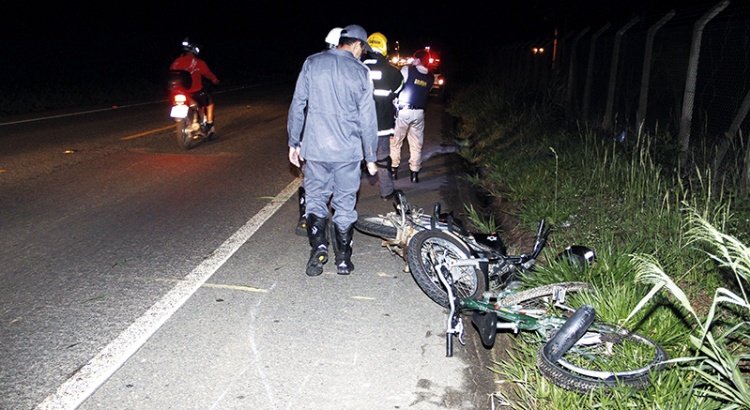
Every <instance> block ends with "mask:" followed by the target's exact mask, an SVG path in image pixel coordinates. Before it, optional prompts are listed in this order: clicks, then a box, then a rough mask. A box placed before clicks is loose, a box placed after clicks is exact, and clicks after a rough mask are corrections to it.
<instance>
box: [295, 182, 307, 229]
mask: <svg viewBox="0 0 750 410" xmlns="http://www.w3.org/2000/svg"><path fill="white" fill-rule="evenodd" d="M297 199H298V200H299V221H297V229H295V230H294V233H295V234H296V235H297V236H307V215H306V213H305V188H303V187H299V189H298V190H297Z"/></svg>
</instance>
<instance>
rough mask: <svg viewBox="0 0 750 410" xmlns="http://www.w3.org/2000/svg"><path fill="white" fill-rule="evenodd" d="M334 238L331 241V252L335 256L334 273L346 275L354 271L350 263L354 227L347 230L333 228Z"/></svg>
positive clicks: (351, 226)
mask: <svg viewBox="0 0 750 410" xmlns="http://www.w3.org/2000/svg"><path fill="white" fill-rule="evenodd" d="M334 231H335V236H336V238H335V239H334V240H333V252H334V253H335V254H336V273H338V274H339V275H348V274H350V273H352V272H353V271H354V264H353V263H352V234H353V233H354V225H353V224H352V225H350V226H349V228H347V229H344V230H342V229H340V228H339V227H338V226H335V228H334Z"/></svg>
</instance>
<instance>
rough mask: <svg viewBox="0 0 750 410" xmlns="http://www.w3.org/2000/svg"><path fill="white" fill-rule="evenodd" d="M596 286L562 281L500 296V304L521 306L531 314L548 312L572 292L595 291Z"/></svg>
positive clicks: (537, 314) (522, 309) (526, 312)
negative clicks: (550, 307)
mask: <svg viewBox="0 0 750 410" xmlns="http://www.w3.org/2000/svg"><path fill="white" fill-rule="evenodd" d="M593 290H594V286H593V285H592V284H590V283H587V282H560V283H553V284H551V285H544V286H539V287H536V288H531V289H527V290H524V291H521V292H518V293H512V294H510V295H507V296H505V297H502V298H500V300H499V301H498V305H500V306H520V309H519V310H521V311H523V312H524V313H525V314H529V315H531V316H540V315H542V314H545V313H547V311H548V308H549V306H552V305H555V304H557V303H564V302H565V297H566V296H567V295H568V294H570V293H575V292H581V291H593Z"/></svg>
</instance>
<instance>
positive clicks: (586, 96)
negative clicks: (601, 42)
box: [582, 0, 728, 120]
mask: <svg viewBox="0 0 750 410" xmlns="http://www.w3.org/2000/svg"><path fill="white" fill-rule="evenodd" d="M727 1H728V0H727ZM610 25H611V24H610V23H607V24H605V25H604V27H602V28H600V29H599V31H597V32H596V33H594V35H593V36H591V48H590V49H589V64H588V67H586V84H585V85H584V88H583V113H582V114H583V118H584V120H588V119H589V101H590V100H591V84H592V83H593V81H594V55H595V54H596V40H597V39H599V36H601V35H602V34H603V33H604V32H605V31H607V29H609V26H610Z"/></svg>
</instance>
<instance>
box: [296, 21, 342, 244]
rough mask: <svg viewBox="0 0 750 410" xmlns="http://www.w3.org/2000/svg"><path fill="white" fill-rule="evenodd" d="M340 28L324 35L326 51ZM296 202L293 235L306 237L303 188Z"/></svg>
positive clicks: (339, 33) (334, 44)
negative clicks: (296, 215)
mask: <svg viewBox="0 0 750 410" xmlns="http://www.w3.org/2000/svg"><path fill="white" fill-rule="evenodd" d="M341 30H343V28H341V27H334V28H332V29H331V30H330V31H329V32H328V34H327V35H326V38H325V42H326V50H330V49H332V48H336V47H337V46H338V45H339V38H340V37H341ZM297 201H298V203H299V220H298V221H297V228H296V229H295V230H294V233H295V234H296V235H297V236H307V211H306V208H305V187H303V186H301V187H299V189H298V190H297Z"/></svg>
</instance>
